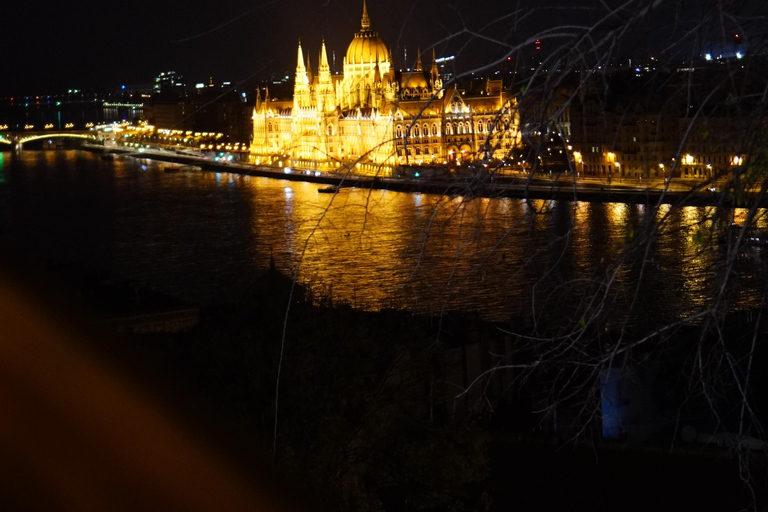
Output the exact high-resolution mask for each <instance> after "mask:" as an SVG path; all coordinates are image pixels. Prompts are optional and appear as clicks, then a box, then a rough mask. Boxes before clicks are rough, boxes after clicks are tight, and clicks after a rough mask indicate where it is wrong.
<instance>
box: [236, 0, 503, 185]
mask: <svg viewBox="0 0 768 512" xmlns="http://www.w3.org/2000/svg"><path fill="white" fill-rule="evenodd" d="M361 25H362V26H361V30H360V31H359V32H358V33H357V34H355V37H354V39H353V40H352V42H351V43H350V45H349V48H348V49H347V53H346V55H345V57H344V61H343V74H341V75H333V74H331V72H330V68H329V66H328V55H327V52H326V48H325V42H323V44H322V48H321V50H320V57H319V67H318V71H317V74H316V75H313V73H312V71H311V69H310V66H309V62H308V61H306V60H305V54H304V51H303V49H302V47H301V43H299V48H298V55H297V64H296V77H295V85H294V93H293V101H292V102H290V101H273V100H271V99H270V97H269V91H266V94H265V97H264V99H263V100H262V98H261V97H260V94H257V100H256V107H255V108H254V112H253V142H252V144H251V148H250V156H251V161H252V162H253V163H256V164H257V165H284V166H291V167H294V168H297V169H307V170H315V171H322V172H328V171H333V170H336V169H338V168H340V167H341V168H351V169H352V170H354V172H356V173H359V174H370V175H379V176H389V175H391V174H392V171H393V169H394V168H395V167H396V166H398V165H434V164H440V165H444V164H447V163H449V162H451V161H455V162H458V161H462V160H463V161H468V160H472V159H483V160H487V159H489V158H501V157H503V156H504V155H505V154H507V153H508V151H509V149H510V148H511V147H513V146H514V145H515V144H516V143H517V141H518V134H517V118H516V117H515V115H514V114H513V112H514V108H513V107H514V100H513V99H512V98H510V97H509V96H508V94H507V93H506V92H505V91H504V90H503V87H502V84H501V80H495V81H494V80H488V81H487V82H486V83H485V87H484V88H483V89H482V90H481V91H480V92H479V93H478V94H476V95H473V96H466V94H465V92H464V91H461V90H459V89H457V88H456V87H455V86H451V87H449V88H447V89H444V87H443V83H442V80H441V79H440V76H439V74H438V69H437V65H436V63H435V54H434V51H433V53H432V67H431V69H430V71H429V73H425V71H424V70H423V69H422V64H421V58H419V61H418V63H417V64H416V66H415V68H414V69H412V70H409V71H403V72H401V73H399V74H400V76H399V77H398V76H397V74H396V73H395V69H394V67H393V65H392V52H391V50H390V49H388V48H387V46H386V44H385V43H384V41H382V39H381V38H380V37H379V35H378V33H376V32H374V31H373V30H371V23H370V18H369V16H368V10H367V7H366V5H365V3H363V16H362V22H361Z"/></svg>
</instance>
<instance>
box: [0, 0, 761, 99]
mask: <svg viewBox="0 0 768 512" xmlns="http://www.w3.org/2000/svg"><path fill="white" fill-rule="evenodd" d="M582 2H584V4H583V6H581V7H580V6H578V5H577V4H576V3H575V2H567V1H565V0H562V1H560V6H558V4H557V3H556V2H555V1H552V0H541V1H539V2H533V1H532V0H521V1H520V2H517V1H514V2H512V1H510V2H503V1H500V0H479V1H473V2H468V1H466V2H461V1H448V2H444V1H438V0H422V1H417V2H413V1H412V0H390V1H387V2H384V1H382V0H369V1H368V10H369V13H370V16H371V21H372V28H373V29H374V30H376V31H378V32H379V34H380V35H381V36H382V38H383V39H384V41H385V42H386V43H387V44H388V45H390V46H391V48H392V50H393V52H394V53H395V65H396V66H397V67H403V55H404V50H405V49H407V51H408V56H409V60H412V59H413V57H414V56H415V50H416V49H417V48H421V49H422V50H424V49H426V48H429V47H430V45H436V49H437V54H438V56H439V55H441V54H443V55H446V54H452V53H459V54H460V55H463V57H464V59H465V65H467V66H468V65H469V61H472V62H473V63H474V62H477V63H484V62H486V61H487V62H491V61H494V60H496V59H498V58H499V57H501V56H503V55H505V54H508V53H509V49H508V48H507V47H504V46H503V45H500V44H497V43H493V42H489V41H487V40H486V41H483V40H482V39H481V38H478V37H477V36H478V34H481V35H483V36H490V37H492V38H493V37H496V38H499V39H501V40H502V41H504V42H507V43H513V44H515V43H520V42H521V41H525V40H526V38H529V37H531V36H533V35H535V34H537V33H541V32H542V31H546V30H548V29H551V28H552V27H555V26H558V25H575V24H581V23H592V22H593V21H594V20H597V19H600V18H601V17H603V16H604V11H603V9H602V8H601V7H599V2H594V1H593V2H590V1H588V0H582ZM637 3H638V5H648V4H649V3H650V2H637ZM656 3H659V4H661V5H659V6H657V7H655V8H654V9H655V13H656V19H655V20H654V21H648V22H647V23H646V24H645V26H640V27H636V28H638V29H639V32H638V33H637V34H635V35H634V36H633V38H632V39H631V43H632V44H630V45H627V47H628V48H630V49H632V50H633V51H635V52H643V51H645V52H646V53H647V52H648V49H647V48H648V47H649V46H651V45H652V42H655V44H656V45H657V46H659V47H664V46H665V45H668V44H674V43H675V41H676V39H677V38H678V37H679V36H678V34H680V33H682V30H681V29H682V28H684V27H685V24H684V23H682V24H681V23H680V22H681V20H683V18H688V19H692V20H693V21H696V19H697V17H699V16H701V14H700V12H697V13H693V12H691V13H688V12H686V11H685V10H684V9H685V7H681V3H680V2H664V1H662V2H656ZM749 3H750V2H741V3H740V4H741V5H742V8H743V4H749ZM752 3H753V4H755V3H754V2H752ZM532 7H535V8H533V9H532ZM361 10H362V0H326V1H325V2H315V1H310V0H256V1H254V0H218V1H216V2H210V1H209V2H200V1H188V2H176V1H172V0H153V1H149V0H135V1H133V2H126V3H123V4H117V3H111V2H95V1H93V0H84V1H79V2H69V3H59V4H44V5H41V4H40V3H37V2H34V3H33V2H7V3H4V4H3V6H2V10H1V11H0V14H2V19H3V26H2V32H0V33H2V34H3V38H2V39H3V42H4V45H3V48H4V52H3V57H2V60H1V61H0V62H2V67H1V68H0V69H2V72H0V77H2V80H0V94H2V93H4V94H9V93H16V94H18V93H27V94H32V93H55V92H60V91H61V90H66V89H69V88H81V89H83V88H93V89H102V90H112V89H117V88H119V86H120V85H122V84H127V85H132V84H147V83H151V82H152V81H153V80H154V77H155V76H157V75H158V74H159V72H161V71H167V70H171V69H172V70H176V71H177V72H180V73H182V74H183V75H184V76H185V81H186V82H187V84H193V83H195V82H199V81H207V79H208V77H209V76H211V77H213V80H214V82H215V83H220V82H222V81H225V80H227V81H232V82H235V83H237V82H240V83H242V85H243V86H244V87H254V86H255V84H256V83H257V81H258V80H264V79H269V78H270V76H279V75H281V74H283V73H284V72H285V71H288V72H289V73H292V72H293V69H294V67H295V58H296V57H295V56H296V44H297V41H298V40H299V38H301V40H302V44H303V47H304V49H305V52H306V53H309V55H310V59H311V63H312V66H313V69H315V70H316V69H317V54H318V51H319V48H320V42H321V40H322V38H323V37H324V38H325V40H326V44H327V47H328V51H329V59H330V58H332V53H331V52H332V51H334V50H335V51H336V56H337V61H336V69H337V70H338V71H340V70H341V58H342V56H343V55H344V53H345V52H346V48H347V45H348V44H349V42H350V41H351V40H352V37H353V35H354V33H355V32H356V31H357V30H359V27H360V15H361ZM681 10H682V11H681ZM504 15H507V17H505V18H502V16H504ZM489 22H490V23H489ZM620 23H621V18H620V17H618V18H614V19H613V20H609V23H608V24H607V27H608V29H610V27H611V26H614V27H615V26H617V25H619V24H620ZM641 25H642V24H641ZM427 60H428V59H427ZM425 64H426V62H425Z"/></svg>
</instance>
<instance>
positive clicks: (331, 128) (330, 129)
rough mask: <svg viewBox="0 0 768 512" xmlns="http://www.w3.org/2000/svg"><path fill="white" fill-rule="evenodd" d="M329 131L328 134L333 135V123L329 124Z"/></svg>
mask: <svg viewBox="0 0 768 512" xmlns="http://www.w3.org/2000/svg"><path fill="white" fill-rule="evenodd" d="M327 133H328V135H333V125H332V124H329V125H328V130H327Z"/></svg>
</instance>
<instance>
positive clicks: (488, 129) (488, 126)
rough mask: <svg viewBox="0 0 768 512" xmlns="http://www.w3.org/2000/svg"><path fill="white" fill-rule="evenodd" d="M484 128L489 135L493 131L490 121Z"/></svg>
mask: <svg viewBox="0 0 768 512" xmlns="http://www.w3.org/2000/svg"><path fill="white" fill-rule="evenodd" d="M485 126H486V130H487V131H488V133H491V132H492V131H493V125H492V124H491V122H490V121H488V124H486V125H485Z"/></svg>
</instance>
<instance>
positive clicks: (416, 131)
mask: <svg viewBox="0 0 768 512" xmlns="http://www.w3.org/2000/svg"><path fill="white" fill-rule="evenodd" d="M413 136H414V137H421V132H420V131H419V125H414V126H413Z"/></svg>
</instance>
